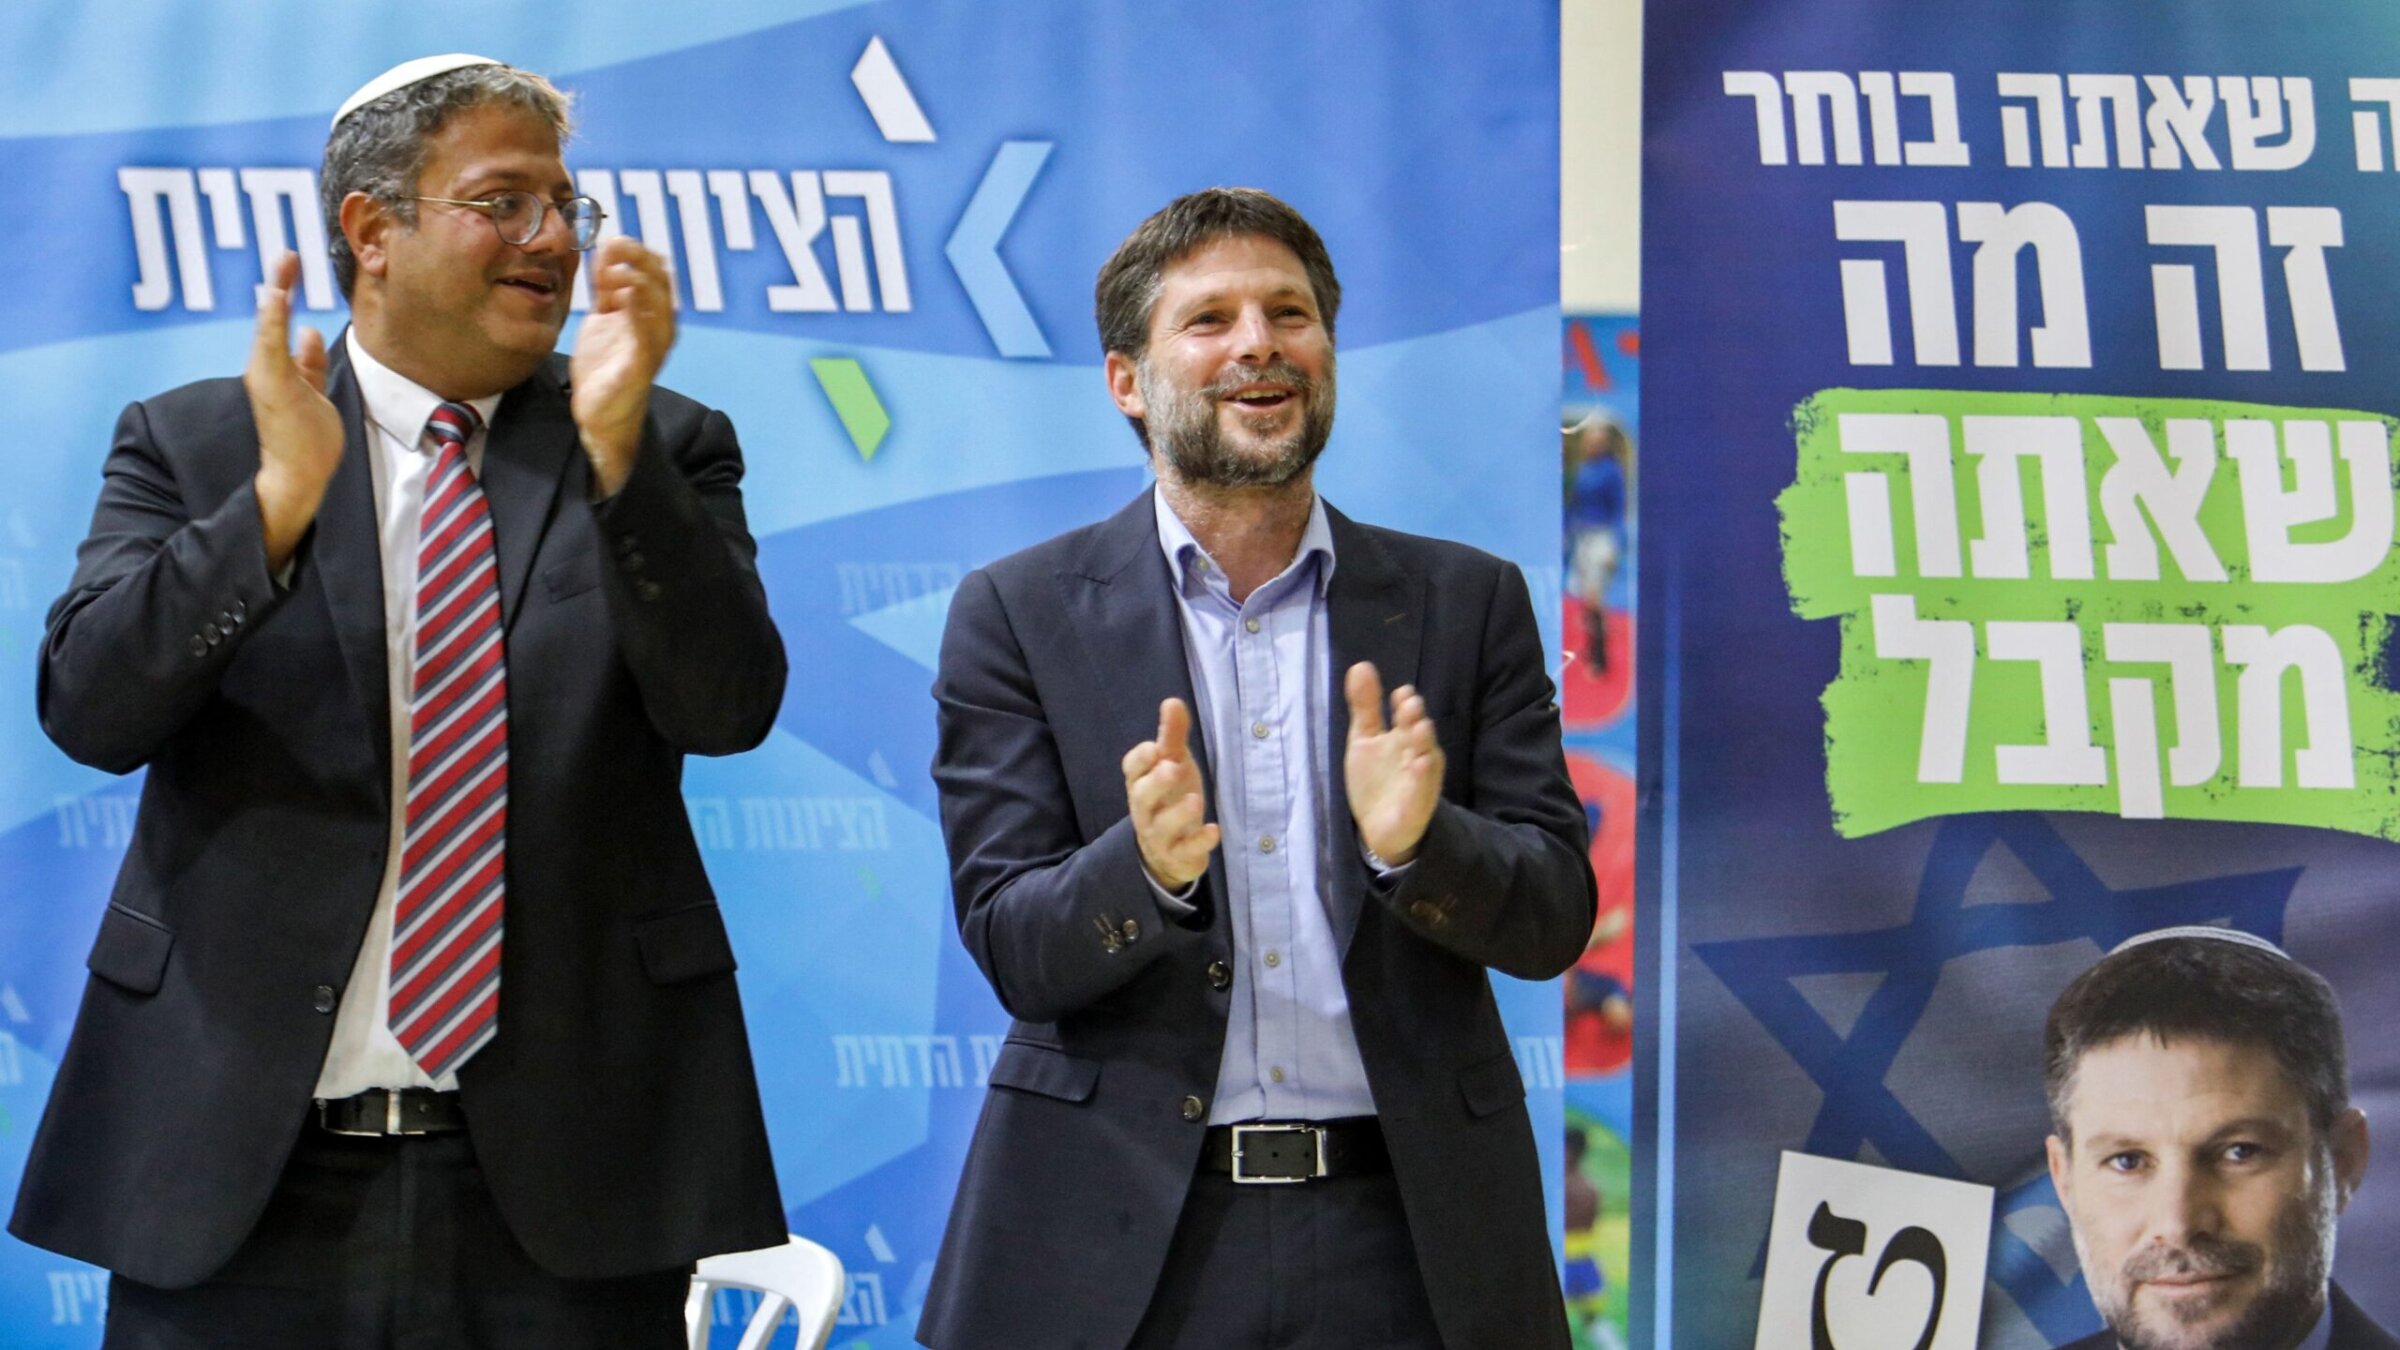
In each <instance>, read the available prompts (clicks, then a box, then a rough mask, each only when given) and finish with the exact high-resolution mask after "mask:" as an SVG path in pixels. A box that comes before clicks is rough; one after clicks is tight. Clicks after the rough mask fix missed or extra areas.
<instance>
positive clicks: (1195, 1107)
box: [1183, 1097, 1208, 1121]
mask: <svg viewBox="0 0 2400 1350" xmlns="http://www.w3.org/2000/svg"><path fill="white" fill-rule="evenodd" d="M1207 1114H1208V1106H1207V1104H1206V1103H1204V1102H1202V1101H1201V1100H1200V1099H1199V1098H1198V1097H1186V1098H1184V1099H1183V1118H1184V1119H1185V1120H1191V1121H1197V1120H1199V1119H1200V1118H1201V1117H1203V1116H1205V1115H1207Z"/></svg>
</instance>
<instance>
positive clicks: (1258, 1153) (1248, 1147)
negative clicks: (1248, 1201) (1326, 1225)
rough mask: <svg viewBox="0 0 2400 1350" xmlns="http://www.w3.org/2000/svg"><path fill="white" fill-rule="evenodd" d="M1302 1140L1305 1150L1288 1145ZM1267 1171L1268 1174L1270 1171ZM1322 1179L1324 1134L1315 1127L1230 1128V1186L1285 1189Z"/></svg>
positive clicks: (1259, 1125) (1268, 1125)
mask: <svg viewBox="0 0 2400 1350" xmlns="http://www.w3.org/2000/svg"><path fill="white" fill-rule="evenodd" d="M1301 1138H1305V1139H1306V1140H1307V1141H1308V1142H1307V1145H1306V1147H1305V1149H1295V1148H1293V1147H1291V1144H1293V1143H1296V1142H1298V1140H1299V1139H1301ZM1270 1169H1271V1170H1270ZM1324 1175H1325V1131H1324V1130H1323V1129H1322V1128H1320V1127H1318V1126H1315V1125H1298V1124H1285V1123H1278V1122H1269V1123H1260V1122H1252V1123H1250V1124H1247V1125H1236V1126H1234V1127H1233V1184H1234V1185H1236V1186H1289V1185H1293V1184H1295V1183H1298V1182H1302V1181H1314V1180H1316V1179H1317V1178H1319V1177H1322V1176H1324Z"/></svg>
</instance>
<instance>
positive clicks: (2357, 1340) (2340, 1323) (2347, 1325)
mask: <svg viewBox="0 0 2400 1350" xmlns="http://www.w3.org/2000/svg"><path fill="white" fill-rule="evenodd" d="M2330 1302H2331V1303H2332V1305H2333V1328H2332V1339H2330V1340H2328V1341H2326V1343H2325V1350H2400V1340H2394V1339H2393V1338H2392V1335H2391V1333H2390V1332H2387V1331H2385V1330H2384V1329H2383V1328H2382V1327H2379V1326H2377V1325H2375V1321H2374V1319H2373V1318H2371V1317H2368V1316H2367V1315H2366V1313H2365V1312H2363V1311H2361V1310H2360V1308H2359V1306H2358V1305H2357V1304H2355V1303H2353V1302H2351V1301H2350V1296H2349V1295H2348V1294H2345V1293H2343V1292H2342V1287H2341V1286H2340V1285H2338V1284H2337V1285H2334V1286H2333V1290H2332V1296H2331V1299H2330ZM2060 1350H2117V1338H2116V1336H2115V1335H2113V1334H2112V1333H2110V1332H2106V1331H2103V1332H2100V1333H2099V1334H2098V1335H2094V1336H2086V1337H2084V1338H2083V1339H2082V1340H2080V1341H2076V1342H2075V1343H2073V1344H2072V1345H2066V1346H2061V1347H2060Z"/></svg>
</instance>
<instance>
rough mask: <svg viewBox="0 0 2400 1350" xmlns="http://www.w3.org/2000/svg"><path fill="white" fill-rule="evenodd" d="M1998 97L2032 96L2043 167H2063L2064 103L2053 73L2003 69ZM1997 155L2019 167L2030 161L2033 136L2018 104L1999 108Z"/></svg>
mask: <svg viewBox="0 0 2400 1350" xmlns="http://www.w3.org/2000/svg"><path fill="white" fill-rule="evenodd" d="M1999 86H2000V97H2002V98H2004V99H2010V98H2029V99H2032V100H2033V110H2034V116H2035V118H2036V119H2038V121H2039V124H2040V127H2041V135H2042V167H2043V168H2045V169H2063V168H2065V167H2066V166H2067V164H2068V163H2069V159H2068V155H2067V104H2066V97H2065V94H2064V93H2063V92H2062V88H2061V82H2060V80H2059V78H2058V77H2057V76H2056V75H2030V74H2022V73H2016V72H2003V73H2002V74H2001V75H2000V77H1999ZM2000 157H2001V159H2002V160H2003V161H2005V162H2006V163H2007V165H2008V167H2010V168H2012V169H2022V168H2027V167H2030V166H2031V165H2032V163H2033V145H2032V139H2031V137H2030V136H2028V134H2027V131H2026V119H2025V109H2024V108H2023V107H2021V106H2019V105H2017V104H2013V103H2010V104H2003V105H2001V108H2000Z"/></svg>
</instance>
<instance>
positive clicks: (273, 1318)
mask: <svg viewBox="0 0 2400 1350" xmlns="http://www.w3.org/2000/svg"><path fill="white" fill-rule="evenodd" d="M690 1282H691V1272H690V1271H689V1270H669V1271H661V1272H658V1273H656V1274H648V1275H635V1276H628V1277H624V1278H618V1279H604V1280H570V1279H562V1278H560V1277H559V1276H556V1275H552V1274H550V1273H549V1272H548V1271H545V1270H543V1269H541V1268H540V1267H539V1266H536V1265H535V1264H534V1263H533V1260H532V1258H531V1257H528V1256H527V1255H526V1254H525V1251H524V1249H523V1248H522V1247H520V1246H518V1245H517V1240H516V1238H515V1237H514V1236H513V1235H511V1234H510V1232H509V1231H508V1226H507V1224H505V1223H504V1222H502V1220H501V1217H500V1212H499V1210H498V1209H497V1208H495V1207H494V1205H493V1203H492V1197H491V1192H490V1190H489V1189H488V1188H487V1187H486V1186H485V1184H484V1179H483V1172H482V1170H481V1168H479V1167H478V1166H477V1165H476V1161H475V1151H474V1148H473V1147H472V1146H471V1145H470V1144H469V1142H468V1139H467V1136H466V1135H465V1134H463V1133H453V1134H433V1135H418V1136H412V1137H404V1138H357V1137H351V1136H346V1135H336V1134H329V1133H326V1132H325V1131H323V1130H320V1129H318V1128H317V1127H316V1125H315V1124H314V1123H313V1122H312V1123H311V1124H310V1125H309V1126H307V1127H306V1128H305V1129H303V1130H302V1132H301V1136H300V1142H299V1145H298V1146H297V1147H296V1148H295V1149H294V1150H293V1152H292V1158H291V1161H290V1162H288V1163H287V1164H285V1166H284V1172H283V1177H282V1179H281V1180H280V1181H279V1182H277V1184H276V1187H275V1192H274V1195H273V1196H272V1198H271V1199H270V1200H269V1201H268V1203H267V1208H266V1212H265V1213H264V1214H263V1215H262V1216H261V1217H260V1219H259V1222H258V1226H257V1227H256V1228H255V1229H253V1230H252V1231H251V1234H250V1236H249V1237H248V1238H247V1239H246V1240H245V1241H244V1242H243V1244H242V1246H241V1248H240V1250H239V1251H237V1252H236V1253H235V1254H234V1257H233V1259H232V1261H230V1262H229V1263H228V1264H227V1265H226V1266H225V1268H224V1269H223V1270H220V1271H219V1272H217V1273H216V1274H215V1275H213V1276H211V1277H210V1278H209V1279H207V1280H206V1281H204V1282H202V1283H200V1284H198V1285H195V1286H193V1287H191V1288H188V1289H159V1288H155V1287H153V1286H150V1285H144V1284H139V1283H136V1282H135V1281H132V1280H128V1279H126V1278H124V1277H123V1276H116V1277H113V1278H112V1279H110V1281H109V1307H108V1330H107V1334H106V1337H105V1339H104V1340H103V1341H102V1350H264V1348H265V1347H273V1350H551V1347H557V1348H558V1350H682V1347H683V1344H684V1341H683V1297H684V1292H685V1290H686V1289H688V1288H689V1287H690Z"/></svg>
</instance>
